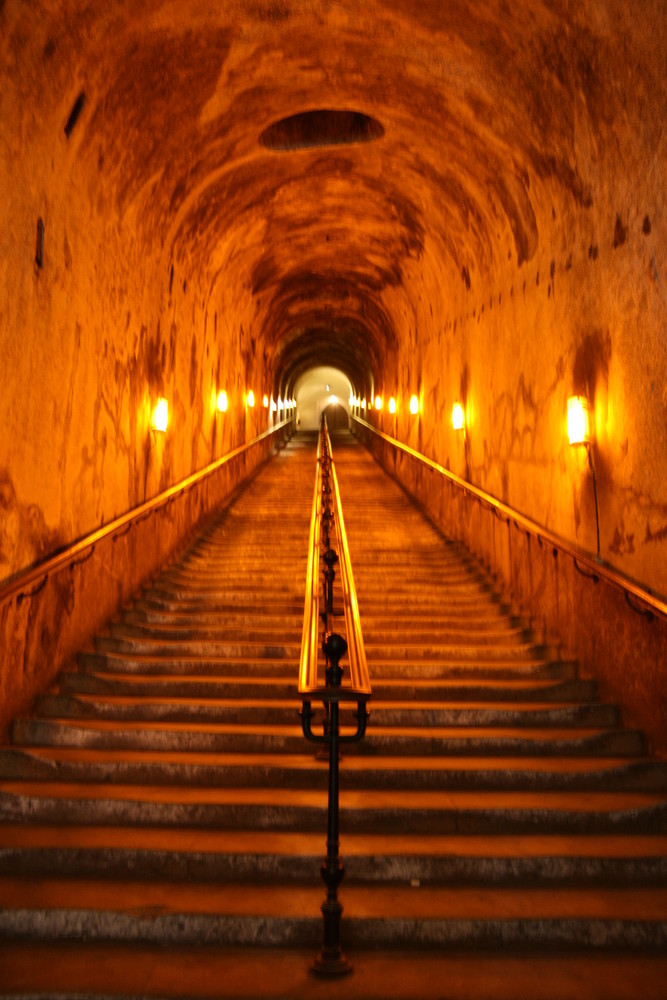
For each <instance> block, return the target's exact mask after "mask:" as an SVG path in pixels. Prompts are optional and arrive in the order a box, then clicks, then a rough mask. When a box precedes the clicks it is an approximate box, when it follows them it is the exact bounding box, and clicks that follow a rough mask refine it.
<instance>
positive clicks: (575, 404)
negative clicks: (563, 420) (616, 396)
mask: <svg viewBox="0 0 667 1000" xmlns="http://www.w3.org/2000/svg"><path fill="white" fill-rule="evenodd" d="M567 436H568V439H569V442H570V444H587V443H588V441H590V439H591V431H590V422H589V416H588V400H587V399H586V397H585V396H570V398H569V399H568V401H567Z"/></svg>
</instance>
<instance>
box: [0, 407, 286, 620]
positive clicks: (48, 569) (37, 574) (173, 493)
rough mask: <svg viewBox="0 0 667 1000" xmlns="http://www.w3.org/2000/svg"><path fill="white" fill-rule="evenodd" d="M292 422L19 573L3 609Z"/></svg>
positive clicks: (1, 593)
mask: <svg viewBox="0 0 667 1000" xmlns="http://www.w3.org/2000/svg"><path fill="white" fill-rule="evenodd" d="M291 422H292V418H290V419H289V420H283V421H282V422H281V423H279V424H276V425H275V426H274V427H270V428H269V429H268V430H266V431H263V432H262V433H261V434H258V435H257V437H254V438H253V439H252V441H247V442H246V443H245V444H242V445H239V446H238V447H237V448H233V449H232V451H228V452H227V454H226V455H223V456H222V457H221V458H218V459H216V461H215V462H211V463H210V465H207V466H205V468H203V469H200V470H199V472H195V473H193V475H191V476H188V478H187V479H184V480H182V482H180V483H177V485H176V486H172V487H170V488H169V489H168V490H165V491H164V492H163V493H160V494H159V495H158V496H156V497H154V498H153V499H152V500H147V501H146V503H143V504H140V505H139V506H138V507H135V508H134V509H133V510H131V511H129V512H128V513H127V514H122V515H121V516H120V517H117V518H115V519H114V520H113V521H110V522H109V523H108V524H105V525H104V527H102V528H98V529H97V531H93V532H91V533H90V534H89V535H86V536H85V537H84V538H81V539H79V541H77V542H73V543H72V544H71V545H68V546H67V548H65V549H63V550H62V551H61V552H58V553H56V554H55V555H53V556H49V557H47V558H46V559H44V560H42V561H41V562H39V563H37V565H35V566H32V567H31V568H30V569H27V570H25V571H23V572H20V573H18V574H17V575H16V576H14V577H12V578H10V579H9V580H8V581H7V582H6V583H5V584H0V606H2V605H3V604H6V603H7V602H9V601H11V600H13V599H14V598H16V601H17V604H21V602H22V601H23V600H24V599H25V598H29V597H33V596H34V595H35V594H38V593H39V591H40V590H42V588H43V587H44V586H45V584H46V582H47V580H48V579H49V577H51V576H54V575H55V574H56V573H59V572H60V571H61V570H63V569H66V568H67V566H74V565H76V564H79V563H82V562H85V561H86V560H87V559H89V558H90V556H91V555H92V554H93V550H94V549H95V546H96V545H98V544H99V543H100V542H101V541H102V540H103V539H105V538H107V537H108V536H109V535H111V536H112V541H115V540H116V539H117V538H120V537H122V536H123V535H125V534H127V532H128V531H130V529H131V528H133V527H134V526H135V525H137V524H139V523H140V522H141V521H144V520H146V518H148V517H150V516H151V514H154V513H155V512H156V511H157V510H159V509H160V508H161V507H164V506H166V505H167V504H170V503H173V502H174V500H176V499H177V497H178V496H179V495H180V494H184V493H188V492H189V491H190V490H191V489H193V487H195V486H196V485H197V484H198V483H200V482H201V481H202V480H204V479H206V478H207V477H208V476H210V475H211V474H212V473H214V472H216V471H217V470H218V469H220V468H221V467H222V466H223V465H226V464H227V463H228V462H231V461H232V460H233V459H235V458H238V457H239V456H240V455H242V454H243V453H244V452H245V451H249V450H250V449H251V448H253V447H254V446H255V445H257V444H259V443H260V441H263V440H264V439H265V438H267V437H270V436H271V435H272V434H276V433H277V432H278V431H280V430H285V429H286V427H287V426H288V425H289V424H290V423H291Z"/></svg>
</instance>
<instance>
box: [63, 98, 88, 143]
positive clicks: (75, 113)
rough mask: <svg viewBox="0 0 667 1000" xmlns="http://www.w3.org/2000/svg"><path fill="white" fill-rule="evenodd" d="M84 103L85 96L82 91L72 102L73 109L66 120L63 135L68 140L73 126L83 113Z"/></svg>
mask: <svg viewBox="0 0 667 1000" xmlns="http://www.w3.org/2000/svg"><path fill="white" fill-rule="evenodd" d="M85 103H86V95H85V94H84V92H83V91H81V93H80V94H79V96H78V97H77V99H76V101H75V102H74V107H73V108H72V110H71V111H70V113H69V118H68V119H67V124H66V125H65V135H66V136H67V138H68V139H69V137H70V136H71V134H72V131H73V129H74V126H75V125H76V123H77V122H78V120H79V115H80V114H81V112H82V111H83V106H84V104H85Z"/></svg>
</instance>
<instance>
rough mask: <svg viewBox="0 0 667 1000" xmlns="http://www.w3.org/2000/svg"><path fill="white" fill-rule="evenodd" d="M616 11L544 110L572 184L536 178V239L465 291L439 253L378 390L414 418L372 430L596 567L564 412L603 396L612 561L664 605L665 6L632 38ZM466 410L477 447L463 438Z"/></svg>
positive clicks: (601, 486) (603, 519) (422, 272)
mask: <svg viewBox="0 0 667 1000" xmlns="http://www.w3.org/2000/svg"><path fill="white" fill-rule="evenodd" d="M615 13H616V15H617V18H616V20H615V21H611V20H610V22H609V25H608V26H607V30H608V31H609V32H610V34H609V35H608V37H607V38H606V39H605V44H604V45H598V47H597V48H596V49H593V48H592V47H591V46H592V41H591V38H590V37H586V35H582V36H581V37H579V38H578V39H576V40H575V42H574V44H573V48H572V50H571V51H563V52H562V53H561V54H562V58H563V63H562V65H561V67H560V72H561V75H562V79H563V81H564V82H566V83H567V84H568V86H564V87H563V88H562V89H561V91H560V93H559V92H558V90H557V89H554V92H553V96H552V102H551V103H550V106H549V107H548V108H544V109H543V111H544V114H545V115H546V119H545V121H544V127H545V128H548V127H552V125H553V122H554V120H555V119H557V118H558V119H560V121H559V127H560V129H561V130H562V131H564V130H565V126H566V125H567V127H568V131H567V133H566V135H565V138H566V140H567V146H568V149H569V151H570V157H571V159H570V175H569V176H568V177H565V176H563V175H562V174H561V175H558V174H557V173H556V172H555V171H554V172H553V173H552V172H550V171H546V172H545V174H544V175H542V176H540V175H539V173H537V172H536V173H530V174H527V175H526V176H525V178H524V183H525V187H526V192H527V194H528V196H529V199H530V201H529V207H530V211H529V212H528V218H529V222H530V225H525V226H524V228H523V229H518V230H516V231H515V232H514V234H513V235H514V245H513V246H512V247H509V248H508V250H507V253H506V255H505V260H504V261H498V262H497V266H496V267H495V268H494V269H493V270H487V269H485V268H483V267H480V266H479V261H477V262H475V264H476V266H474V267H468V266H464V267H462V269H461V275H460V282H459V285H458V287H456V286H454V287H452V286H451V284H450V285H449V286H448V284H447V272H446V269H445V268H444V267H442V266H441V268H440V269H439V268H438V266H437V263H436V266H432V267H431V268H430V270H429V268H428V266H427V264H428V261H429V259H430V260H431V261H434V260H435V261H436V262H437V255H436V254H433V255H432V256H427V257H426V260H425V261H423V262H422V261H420V266H419V267H417V266H413V268H412V270H411V272H410V279H411V280H412V284H413V287H414V288H415V289H418V290H419V294H415V295H414V296H413V298H412V301H411V306H410V308H409V309H407V310H404V311H402V312H401V311H400V310H398V309H396V310H394V315H397V316H398V317H399V320H400V321H397V333H398V341H399V348H398V352H397V355H396V357H395V358H391V359H388V363H387V364H386V366H385V368H384V371H383V373H382V374H381V376H380V382H381V383H382V390H383V394H384V397H385V400H386V399H387V398H388V397H389V396H390V395H392V394H398V396H399V413H398V414H397V416H396V417H391V416H390V415H389V414H388V412H387V411H386V407H385V409H384V410H383V413H382V415H381V416H380V417H378V416H377V414H372V416H371V417H370V419H372V420H373V421H374V422H376V423H377V424H378V425H379V426H381V428H382V429H383V430H385V431H387V432H388V433H391V434H395V435H396V436H398V437H399V438H400V439H401V440H404V441H406V442H407V443H409V444H411V445H412V446H413V447H415V448H417V449H418V450H421V451H424V452H425V453H426V454H428V455H429V456H431V457H434V458H436V459H437V460H438V461H440V462H441V463H442V464H443V465H445V467H447V468H449V469H451V470H452V471H454V472H456V473H457V474H458V475H460V476H462V477H466V476H469V478H470V479H471V481H472V482H473V483H475V484H476V485H478V486H480V487H482V488H483V489H484V490H486V491H488V492H489V493H491V494H492V495H494V496H496V497H498V498H499V499H501V500H503V501H505V502H506V503H509V504H511V505H512V506H514V507H515V508H517V509H518V510H519V511H522V512H524V513H526V514H528V515H529V516H530V517H532V518H533V519H535V520H536V521H538V522H539V523H542V524H544V525H546V526H547V527H549V528H550V529H551V530H553V531H555V532H556V533H558V534H560V535H562V536H563V537H564V538H566V539H569V540H571V541H573V542H575V543H576V544H578V545H580V546H582V547H583V548H585V549H587V550H589V551H591V552H593V553H595V551H596V518H595V504H594V493H593V480H592V476H591V473H590V469H589V466H588V461H587V458H586V454H585V450H584V449H583V448H571V447H570V446H569V444H568V442H567V434H566V405H567V398H568V397H569V396H570V395H573V394H582V395H586V396H588V398H589V399H590V400H591V403H592V406H593V408H594V420H593V424H594V428H593V430H594V438H595V441H594V445H593V457H594V462H595V468H596V478H597V492H598V502H599V525H600V554H601V557H602V559H604V560H605V561H607V562H609V563H610V564H611V565H613V566H614V567H616V568H618V569H620V570H622V571H623V572H625V573H626V574H627V575H628V576H630V577H631V578H633V579H636V580H638V581H640V582H641V583H643V584H644V585H645V586H647V587H648V588H649V589H653V590H655V591H656V592H657V593H659V594H662V595H664V594H665V593H667V570H666V569H665V567H666V566H667V335H666V334H665V331H666V330H667V309H666V303H665V254H666V250H667V220H666V218H665V190H666V182H667V149H666V146H665V137H664V128H663V122H664V120H665V113H666V111H667V100H666V88H665V76H664V73H662V72H661V71H660V66H661V64H662V62H663V61H662V59H661V58H660V57H659V56H657V52H656V49H657V46H658V44H659V42H658V39H660V38H662V39H663V40H665V39H666V37H667V36H666V33H665V18H664V16H663V17H660V16H659V15H658V16H656V14H657V12H656V11H655V10H654V11H653V12H652V13H653V16H650V14H649V13H648V12H645V13H647V16H646V18H645V20H644V21H643V22H642V21H641V19H640V21H639V22H638V23H635V24H631V23H630V22H631V21H633V20H635V14H636V12H634V11H633V12H630V11H629V10H628V11H627V12H626V13H625V14H623V15H621V14H620V13H619V12H618V10H616V11H615ZM663 14H664V12H663ZM612 25H615V26H616V30H615V31H612V30H611V28H612ZM620 37H623V40H624V44H623V46H622V48H623V50H624V56H625V58H626V59H627V60H628V62H627V64H623V65H622V68H621V65H619V61H618V52H616V53H615V56H616V57H615V58H612V56H613V55H614V50H615V49H616V47H617V45H618V42H619V38H620ZM586 60H592V62H591V63H590V64H589V62H587V61H586ZM587 67H588V70H589V71H590V73H589V72H587ZM663 68H664V67H663ZM597 74H600V77H601V78H600V77H597ZM528 98H530V95H528ZM525 222H526V220H525V219H524V223H525ZM440 263H441V265H442V261H440ZM413 392H416V393H418V394H419V397H420V401H421V413H420V416H419V418H418V419H415V418H412V417H411V416H410V415H409V413H408V410H407V403H408V400H409V397H410V395H411V393H413ZM455 401H460V402H462V403H463V404H464V405H465V407H466V412H467V420H468V429H467V441H464V436H463V434H462V433H457V432H455V431H454V430H453V428H452V425H451V411H452V405H453V403H454V402H455Z"/></svg>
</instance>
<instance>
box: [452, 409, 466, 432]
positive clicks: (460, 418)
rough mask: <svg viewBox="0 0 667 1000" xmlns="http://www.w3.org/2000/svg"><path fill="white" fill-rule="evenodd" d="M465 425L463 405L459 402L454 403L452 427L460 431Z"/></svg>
mask: <svg viewBox="0 0 667 1000" xmlns="http://www.w3.org/2000/svg"><path fill="white" fill-rule="evenodd" d="M464 425H465V419H464V414H463V407H462V406H461V404H460V403H454V406H453V407H452V427H453V428H454V430H455V431H462V430H463V427H464Z"/></svg>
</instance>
